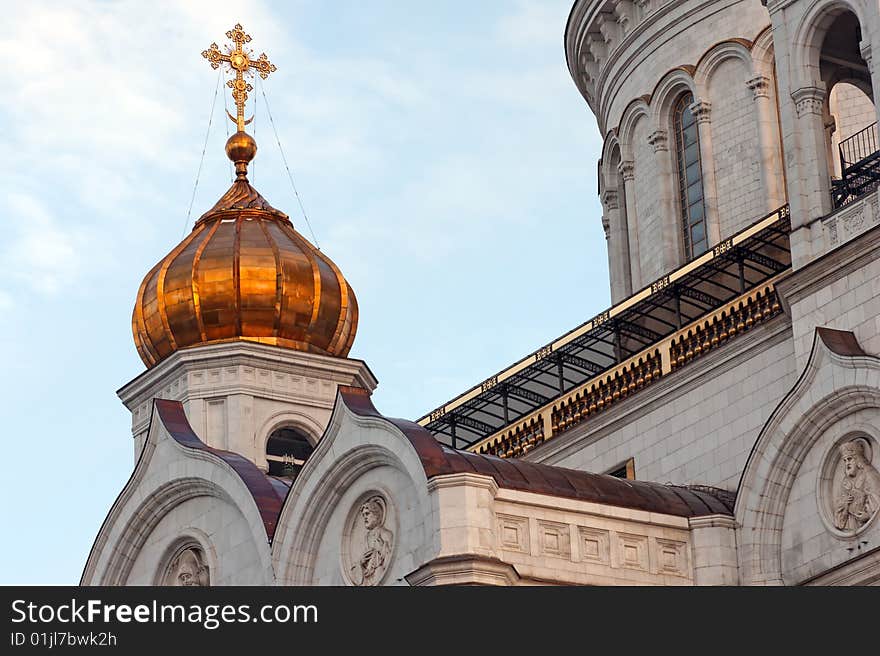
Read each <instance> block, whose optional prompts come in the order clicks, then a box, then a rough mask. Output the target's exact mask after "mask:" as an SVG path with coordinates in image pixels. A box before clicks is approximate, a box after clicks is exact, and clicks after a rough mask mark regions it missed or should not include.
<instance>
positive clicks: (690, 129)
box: [672, 93, 709, 259]
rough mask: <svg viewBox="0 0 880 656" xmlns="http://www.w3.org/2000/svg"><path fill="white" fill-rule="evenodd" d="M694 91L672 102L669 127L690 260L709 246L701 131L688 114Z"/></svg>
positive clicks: (686, 249) (685, 251) (686, 245)
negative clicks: (701, 159)
mask: <svg viewBox="0 0 880 656" xmlns="http://www.w3.org/2000/svg"><path fill="white" fill-rule="evenodd" d="M693 102H694V96H693V94H690V93H686V94H685V95H683V96H682V97H681V98H679V100H678V102H677V103H676V104H675V109H674V110H673V112H672V128H673V132H675V155H676V163H677V165H678V199H679V211H680V215H681V225H682V229H683V231H684V253H685V257H686V258H687V259H692V258H694V257H696V256H697V255H700V254H701V253H704V252H705V251H706V250H708V248H709V239H708V236H707V235H706V206H705V204H704V203H703V172H702V169H701V164H700V133H699V130H698V128H697V119H695V118H694V115H693V114H692V113H691V110H690V105H691V104H693Z"/></svg>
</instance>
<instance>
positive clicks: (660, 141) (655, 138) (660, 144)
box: [648, 130, 669, 153]
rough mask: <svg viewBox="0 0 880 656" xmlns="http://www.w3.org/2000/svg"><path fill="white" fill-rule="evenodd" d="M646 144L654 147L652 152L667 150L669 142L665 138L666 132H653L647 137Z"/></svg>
mask: <svg viewBox="0 0 880 656" xmlns="http://www.w3.org/2000/svg"><path fill="white" fill-rule="evenodd" d="M648 143H649V144H650V145H651V146H653V147H654V152H655V153H659V152H661V151H665V150H669V140H668V138H667V136H666V130H655V131H654V132H652V133H651V134H650V135H649V136H648Z"/></svg>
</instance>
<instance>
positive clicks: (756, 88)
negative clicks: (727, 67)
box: [746, 75, 770, 100]
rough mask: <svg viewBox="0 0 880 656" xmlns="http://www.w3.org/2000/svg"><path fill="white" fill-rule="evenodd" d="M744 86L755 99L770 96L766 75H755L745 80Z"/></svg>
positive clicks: (768, 79)
mask: <svg viewBox="0 0 880 656" xmlns="http://www.w3.org/2000/svg"><path fill="white" fill-rule="evenodd" d="M746 86H747V87H748V88H749V89H750V90H751V92H752V94H753V95H754V98H755V100H757V99H758V98H769V97H770V78H768V77H767V76H766V75H756V76H755V77H753V78H750V79H748V80H746Z"/></svg>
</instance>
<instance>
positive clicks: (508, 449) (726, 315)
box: [468, 279, 782, 458]
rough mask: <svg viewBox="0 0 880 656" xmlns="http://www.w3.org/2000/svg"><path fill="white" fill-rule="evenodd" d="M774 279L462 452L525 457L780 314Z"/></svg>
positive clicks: (503, 456) (780, 308)
mask: <svg viewBox="0 0 880 656" xmlns="http://www.w3.org/2000/svg"><path fill="white" fill-rule="evenodd" d="M774 282H775V279H774V280H773V281H771V282H769V283H767V284H765V285H762V286H761V287H760V288H758V289H753V290H752V291H750V292H749V293H747V294H745V295H743V296H740V297H739V298H736V299H735V300H733V301H732V302H730V303H727V304H726V305H724V306H723V307H721V308H719V309H718V310H716V311H715V312H714V313H712V314H711V315H710V316H707V317H703V318H702V319H700V320H699V321H695V322H693V323H691V324H689V325H687V326H685V327H684V328H682V329H681V330H679V331H677V332H675V333H674V334H672V335H670V336H669V337H667V338H666V339H664V340H662V341H661V342H659V343H658V344H656V345H654V346H652V347H650V348H648V349H646V350H644V351H642V352H641V353H638V354H636V355H634V356H633V357H631V358H629V359H628V360H627V361H625V362H622V363H621V364H620V365H619V366H618V367H616V368H615V369H613V370H611V371H609V372H606V373H603V374H601V375H600V376H597V377H595V378H593V379H591V380H589V381H587V382H586V383H584V384H583V385H581V386H579V387H578V388H577V389H574V390H572V391H571V392H569V393H568V394H567V395H565V396H563V397H562V398H559V399H556V400H554V401H553V402H552V403H549V404H547V405H546V406H544V407H542V408H540V409H538V410H536V411H535V412H533V413H531V414H529V415H528V416H526V417H524V418H523V419H522V420H520V421H518V422H516V423H515V424H513V425H511V426H509V427H507V428H505V429H504V430H501V431H499V432H497V433H495V434H493V435H490V436H489V437H487V438H486V439H484V440H481V441H480V442H477V443H476V444H473V445H472V446H471V447H469V449H468V450H470V451H475V452H477V453H488V454H491V455H495V456H500V457H502V458H515V457H518V456H522V455H525V454H526V453H528V452H529V451H531V450H532V449H534V448H535V447H536V446H538V445H539V444H542V443H543V442H546V441H548V440H550V439H552V438H554V437H557V436H558V435H561V434H563V433H565V432H566V431H568V430H570V429H572V428H574V427H575V426H580V425H582V424H584V423H585V422H587V421H589V420H590V419H592V418H594V417H595V416H596V415H598V414H601V413H602V412H604V411H606V410H608V409H609V408H611V407H612V406H614V405H616V404H617V403H619V402H620V401H623V400H624V399H626V398H629V397H630V396H632V395H634V394H636V393H638V392H639V390H642V389H643V388H645V387H648V386H650V385H652V384H654V383H656V382H657V381H659V380H661V379H662V378H663V377H665V376H668V375H669V374H670V373H672V372H673V371H676V370H678V369H681V368H683V367H686V366H687V365H688V364H689V363H691V362H693V361H694V360H696V359H698V358H701V357H702V356H704V355H706V354H707V353H709V352H710V351H713V350H715V349H717V348H719V347H721V346H723V345H724V344H727V343H728V342H730V341H732V340H734V339H735V338H736V337H738V336H740V335H743V334H745V333H747V332H749V331H750V330H752V329H753V328H755V327H756V326H757V325H759V324H762V323H765V322H767V321H768V320H769V319H771V318H773V317H775V316H776V315H778V314H780V313H781V312H782V307H781V306H780V304H779V299H778V297H777V295H776V289H775V286H774V284H773V283H774Z"/></svg>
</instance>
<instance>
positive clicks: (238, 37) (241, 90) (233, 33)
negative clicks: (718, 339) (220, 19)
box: [202, 23, 277, 132]
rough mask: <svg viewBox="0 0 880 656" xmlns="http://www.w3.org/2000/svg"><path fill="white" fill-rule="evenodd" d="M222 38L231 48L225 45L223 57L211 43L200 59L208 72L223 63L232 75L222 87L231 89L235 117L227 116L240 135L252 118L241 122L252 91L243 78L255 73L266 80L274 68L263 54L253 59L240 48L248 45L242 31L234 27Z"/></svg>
mask: <svg viewBox="0 0 880 656" xmlns="http://www.w3.org/2000/svg"><path fill="white" fill-rule="evenodd" d="M226 36H227V38H230V39H232V41H233V43H234V44H235V47H232V46H230V45H227V46H225V50H226V52H225V53H223V52H221V51H220V47H219V46H218V45H217V44H216V43H212V44H211V47H210V48H208V49H207V50H203V51H202V57H204V58H205V59H207V60H208V61H209V62H211V68H214V69H216V68H219V67H220V64H222V63H223V62H226V63H227V64H229V68H230V69H231V70H232V71H235V79H234V80H229V81H228V82H227V83H226V86H228V87H229V88H230V89H232V98H233V99H234V100H235V107H236V117H235V118H234V119H233V118H232V116H231V115H229V112H227V115H228V116H229V118H230V120H232V121H234V122H235V124H236V125H237V126H238V131H239V132H244V126H245V125H247V124H248V123H250V122H251V120H253V117H252V118H250V119H248V120H245V119H244V103H245V101H246V100H247V97H248V91H253V90H254V88H253V87H252V86H251V85H250V83H248V82H246V81H245V79H244V76H245V75H247V76H248V77H253V74H254V71H256V72H257V73H259V74H260V77H261V78H263V79H264V80H265V79H266V78H267V77H269V73H274V72H275V71H276V70H277V69H276V68H275V64H273V63H272V62H270V61H269V58H268V57H266V53H261V54H260V56H259V57H257V58H256V59H254V58H253V56H254V53H253V51H252V50H250V49H249V48H248V49H245V48H244V47H243V46H244V44H246V43H250V41H251V36H250V34H246V33H245V31H244V28H242V26H241V25H239V24H238V23H236V24H235V27H233V28H232V29H231V30H229V31H228V32H227V33H226Z"/></svg>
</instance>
